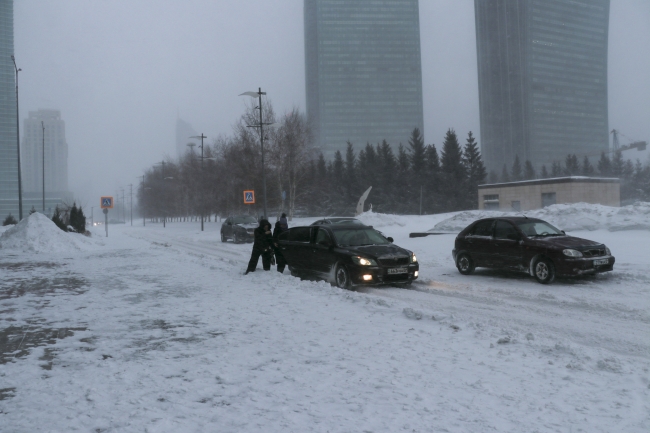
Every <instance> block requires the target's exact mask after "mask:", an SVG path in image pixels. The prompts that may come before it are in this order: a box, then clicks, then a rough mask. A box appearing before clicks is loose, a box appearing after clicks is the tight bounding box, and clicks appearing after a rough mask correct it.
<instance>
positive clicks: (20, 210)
mask: <svg viewBox="0 0 650 433" xmlns="http://www.w3.org/2000/svg"><path fill="white" fill-rule="evenodd" d="M11 60H12V61H13V62H14V69H15V70H16V149H17V150H18V218H19V219H21V220H22V219H23V181H22V176H21V171H20V112H19V111H18V72H20V71H22V69H20V68H19V67H18V66H16V58H15V57H14V56H13V54H12V55H11Z"/></svg>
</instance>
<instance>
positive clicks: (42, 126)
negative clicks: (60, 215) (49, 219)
mask: <svg viewBox="0 0 650 433" xmlns="http://www.w3.org/2000/svg"><path fill="white" fill-rule="evenodd" d="M41 128H43V215H45V123H44V122H43V121H42V120H41Z"/></svg>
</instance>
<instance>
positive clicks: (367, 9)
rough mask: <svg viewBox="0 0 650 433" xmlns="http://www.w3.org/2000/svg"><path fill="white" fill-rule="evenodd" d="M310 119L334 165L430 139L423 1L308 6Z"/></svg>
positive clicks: (319, 0)
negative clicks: (354, 149)
mask: <svg viewBox="0 0 650 433" xmlns="http://www.w3.org/2000/svg"><path fill="white" fill-rule="evenodd" d="M304 20H305V76H306V91H307V92H306V93H307V116H308V118H309V119H310V121H311V122H312V126H313V128H314V134H315V138H316V143H317V145H318V146H319V148H320V149H321V151H322V152H323V154H324V155H325V157H326V158H331V157H332V156H333V155H334V153H335V152H336V150H342V151H343V150H345V148H346V146H347V145H346V142H347V141H350V142H352V143H353V144H355V145H357V146H360V145H365V144H366V143H367V142H369V143H372V144H375V143H378V142H380V141H382V140H384V139H385V140H386V141H387V142H388V143H389V144H391V145H393V146H397V145H398V144H399V143H400V142H402V143H406V142H407V141H408V138H409V136H410V134H411V131H412V130H413V128H419V129H420V131H423V123H424V120H423V110H422V67H421V59H420V20H419V9H418V0H305V2H304Z"/></svg>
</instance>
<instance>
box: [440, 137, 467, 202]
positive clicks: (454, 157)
mask: <svg viewBox="0 0 650 433" xmlns="http://www.w3.org/2000/svg"><path fill="white" fill-rule="evenodd" d="M440 168H441V171H442V182H441V183H442V187H443V191H444V192H445V201H446V203H447V209H446V210H448V211H455V210H461V209H463V204H464V201H465V191H466V188H467V182H466V181H467V177H466V173H465V167H464V166H463V153H462V151H461V149H460V144H458V138H457V137H456V132H455V131H454V130H453V129H451V128H450V129H448V130H447V134H445V141H444V143H443V144H442V154H441V157H440Z"/></svg>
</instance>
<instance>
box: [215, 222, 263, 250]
mask: <svg viewBox="0 0 650 433" xmlns="http://www.w3.org/2000/svg"><path fill="white" fill-rule="evenodd" d="M258 225H259V223H258V222H257V220H256V219H255V217H253V216H250V215H236V216H231V217H228V218H226V220H225V221H224V222H223V223H222V224H221V242H226V241H228V239H232V241H233V242H234V243H236V244H238V243H241V242H253V239H254V234H253V232H254V231H255V229H256V228H257V227H258Z"/></svg>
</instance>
